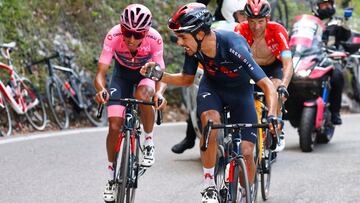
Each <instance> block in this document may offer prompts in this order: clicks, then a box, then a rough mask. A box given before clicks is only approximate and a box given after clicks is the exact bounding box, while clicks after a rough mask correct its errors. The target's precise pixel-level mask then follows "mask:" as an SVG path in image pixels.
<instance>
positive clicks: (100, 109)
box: [96, 93, 162, 125]
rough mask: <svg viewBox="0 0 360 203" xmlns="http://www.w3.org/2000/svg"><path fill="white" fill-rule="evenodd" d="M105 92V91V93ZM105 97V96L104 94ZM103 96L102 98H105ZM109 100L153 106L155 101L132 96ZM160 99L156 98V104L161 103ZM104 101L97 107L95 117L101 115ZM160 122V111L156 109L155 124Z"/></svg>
mask: <svg viewBox="0 0 360 203" xmlns="http://www.w3.org/2000/svg"><path fill="white" fill-rule="evenodd" d="M105 94H106V93H105ZM105 97H106V96H105ZM105 97H104V98H105ZM109 101H120V102H122V103H123V104H125V106H126V105H134V104H143V105H150V106H155V102H153V101H152V102H149V101H143V100H137V99H133V98H125V99H110V100H109ZM161 103H162V100H161V99H159V100H158V106H159V105H161ZM104 105H105V104H104V103H102V104H100V105H99V107H98V113H97V115H96V116H97V118H101V116H102V112H103V110H104ZM161 123H162V111H160V110H157V117H156V124H157V125H160V124H161Z"/></svg>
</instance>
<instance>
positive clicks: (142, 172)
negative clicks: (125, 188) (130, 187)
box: [138, 166, 147, 176]
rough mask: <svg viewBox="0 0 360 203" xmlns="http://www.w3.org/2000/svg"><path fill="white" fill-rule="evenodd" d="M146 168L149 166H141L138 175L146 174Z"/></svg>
mask: <svg viewBox="0 0 360 203" xmlns="http://www.w3.org/2000/svg"><path fill="white" fill-rule="evenodd" d="M146 168H147V167H144V166H141V167H140V168H139V172H138V176H142V175H144V173H145V171H146Z"/></svg>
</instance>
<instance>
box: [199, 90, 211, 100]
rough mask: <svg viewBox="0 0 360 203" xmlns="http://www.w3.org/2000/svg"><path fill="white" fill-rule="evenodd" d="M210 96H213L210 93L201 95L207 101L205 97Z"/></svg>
mask: <svg viewBox="0 0 360 203" xmlns="http://www.w3.org/2000/svg"><path fill="white" fill-rule="evenodd" d="M209 95H211V93H210V92H204V93H202V94H201V96H202V97H203V98H204V99H205V97H207V96H209Z"/></svg>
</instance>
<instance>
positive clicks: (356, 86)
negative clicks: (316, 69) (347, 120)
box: [327, 32, 360, 104]
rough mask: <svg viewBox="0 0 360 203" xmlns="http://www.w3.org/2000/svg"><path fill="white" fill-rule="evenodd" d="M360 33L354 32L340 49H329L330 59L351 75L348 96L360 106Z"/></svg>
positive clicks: (349, 76)
mask: <svg viewBox="0 0 360 203" xmlns="http://www.w3.org/2000/svg"><path fill="white" fill-rule="evenodd" d="M359 49H360V33H358V32H352V33H351V37H350V39H349V40H348V41H346V42H341V43H340V47H339V48H330V49H327V52H328V54H329V57H330V58H331V59H333V61H334V62H335V63H336V64H339V65H340V66H341V67H342V69H343V70H344V73H345V74H349V75H348V77H345V78H349V79H350V81H349V85H348V86H349V88H348V91H347V92H346V94H347V95H348V96H349V97H350V98H351V99H354V100H355V101H356V102H358V103H359V104H360V75H359V74H360V51H359Z"/></svg>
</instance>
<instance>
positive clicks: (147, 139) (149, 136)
mask: <svg viewBox="0 0 360 203" xmlns="http://www.w3.org/2000/svg"><path fill="white" fill-rule="evenodd" d="M144 134H145V142H144V145H145V146H149V145H150V146H154V141H153V134H154V133H153V132H150V133H146V132H144Z"/></svg>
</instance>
